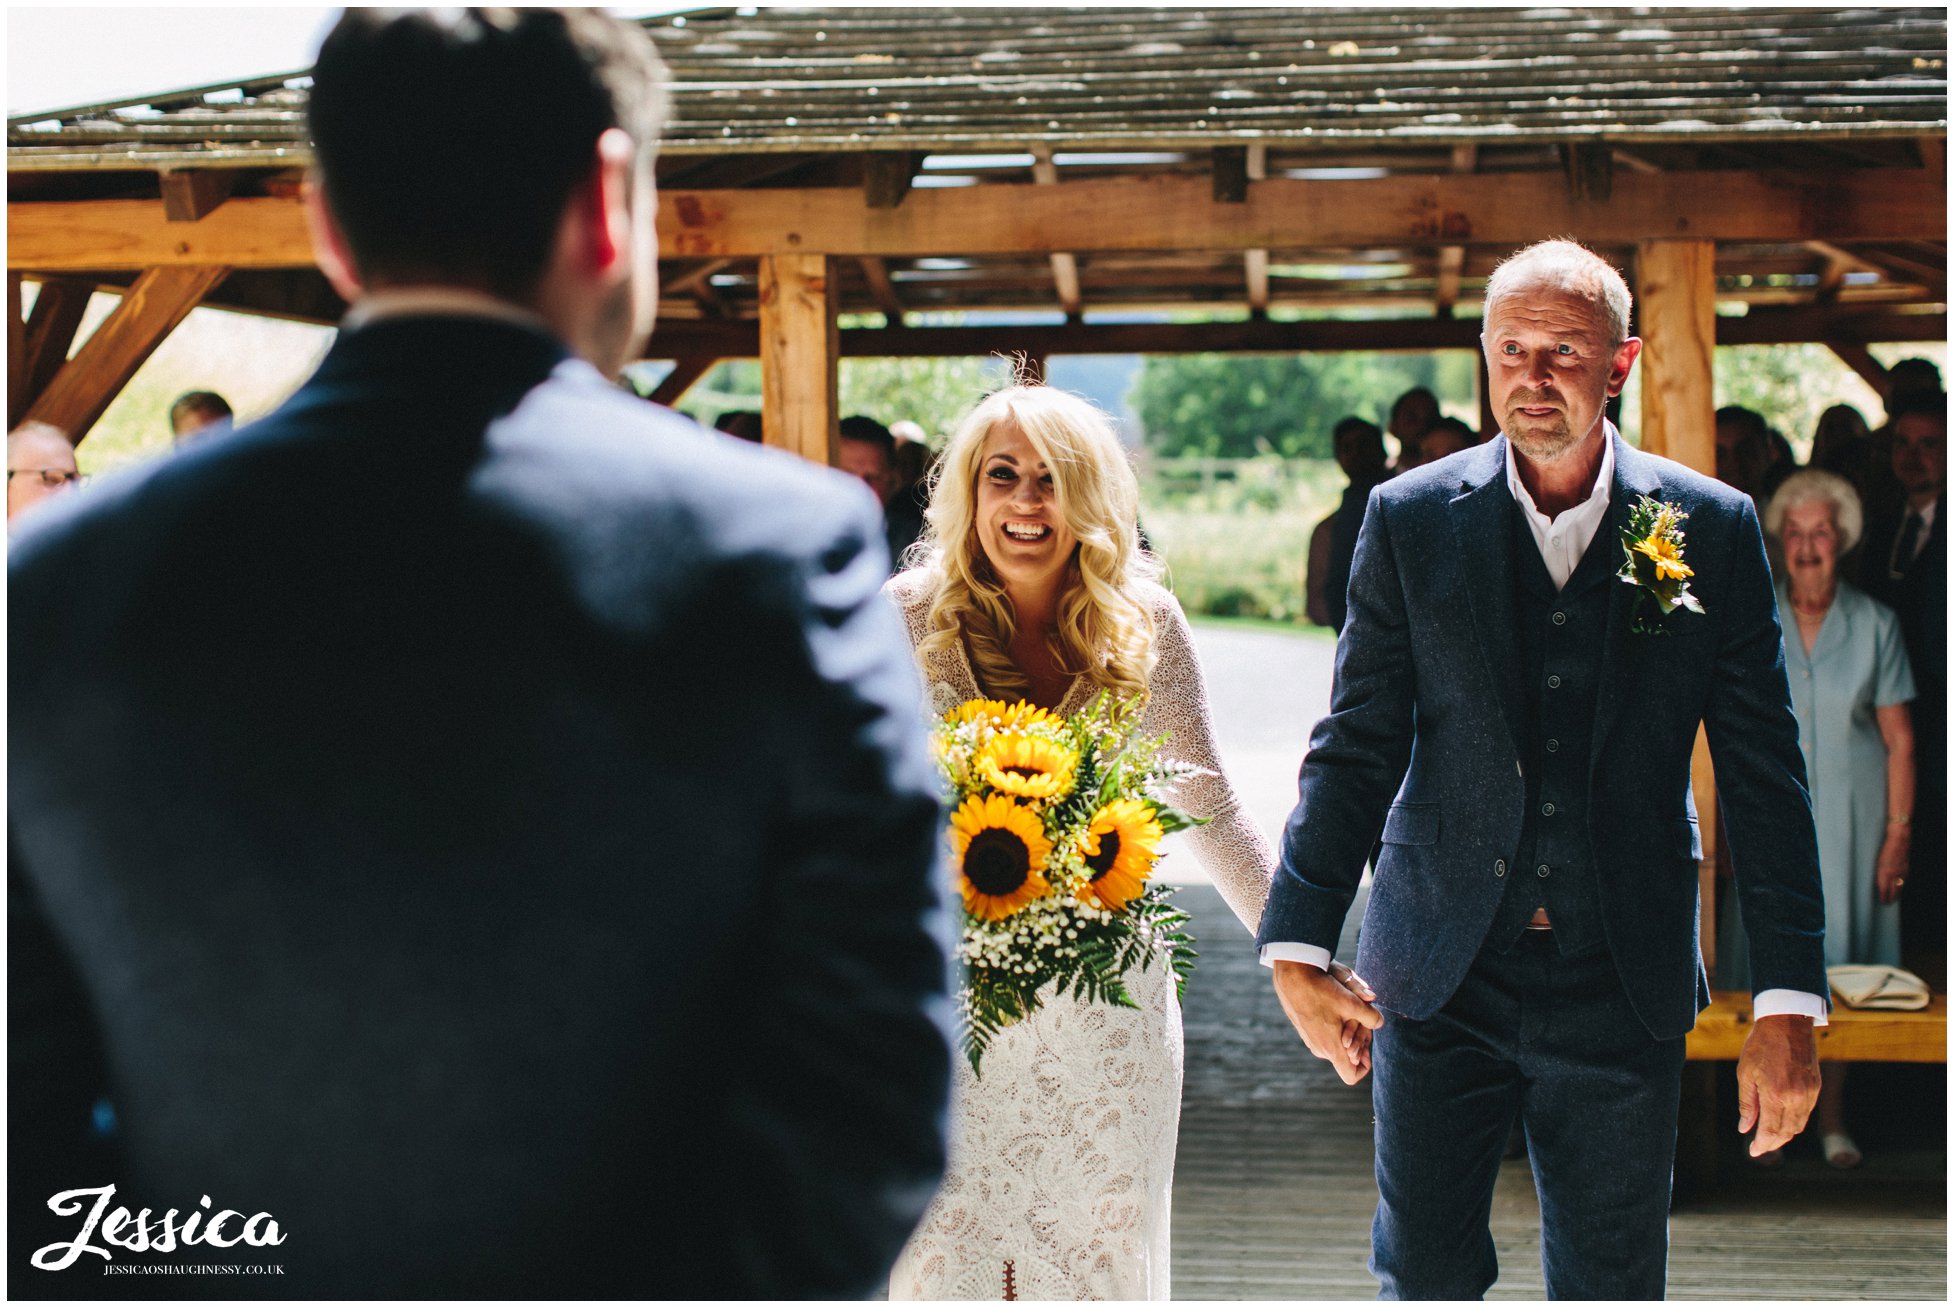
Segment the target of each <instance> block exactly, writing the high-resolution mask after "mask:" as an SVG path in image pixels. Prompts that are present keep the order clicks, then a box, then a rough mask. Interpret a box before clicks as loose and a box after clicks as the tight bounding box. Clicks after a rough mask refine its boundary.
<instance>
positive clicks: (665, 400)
mask: <svg viewBox="0 0 1954 1308" xmlns="http://www.w3.org/2000/svg"><path fill="white" fill-rule="evenodd" d="M718 362H719V360H718V359H717V358H715V357H714V356H712V355H710V354H695V355H692V356H691V357H689V358H684V359H679V360H677V361H676V362H675V363H674V364H673V365H672V370H671V371H670V372H668V373H666V374H665V376H664V377H663V378H662V379H661V380H660V381H659V383H658V385H656V386H654V387H653V388H652V391H651V394H649V395H647V396H645V398H646V399H648V400H650V401H651V402H652V403H653V404H677V403H678V402H679V401H680V400H682V399H684V398H685V393H686V392H687V391H689V390H691V389H692V387H693V386H694V384H696V383H697V382H698V380H699V378H701V377H703V376H705V375H706V374H707V373H709V372H711V371H712V368H713V365H714V364H716V363H718Z"/></svg>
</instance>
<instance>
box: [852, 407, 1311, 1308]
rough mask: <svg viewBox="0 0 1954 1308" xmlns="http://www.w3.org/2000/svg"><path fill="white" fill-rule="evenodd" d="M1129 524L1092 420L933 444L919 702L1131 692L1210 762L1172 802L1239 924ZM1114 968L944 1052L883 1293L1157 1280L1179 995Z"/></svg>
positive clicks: (1116, 446) (1242, 845)
mask: <svg viewBox="0 0 1954 1308" xmlns="http://www.w3.org/2000/svg"><path fill="white" fill-rule="evenodd" d="M1138 522H1139V484H1138V482H1137V481H1136V479H1135V478H1134V475H1133V470H1132V467H1131V465H1130V464H1129V462H1128V460H1127V457H1126V452H1125V450H1124V449H1123V448H1122V447H1121V445H1120V442H1119V438H1118V436H1117V435H1116V434H1115V433H1114V431H1113V428H1112V424H1111V423H1110V422H1109V421H1108V420H1107V418H1106V417H1105V416H1104V415H1103V414H1101V413H1100V412H1099V411H1098V410H1097V409H1095V408H1094V407H1093V406H1092V405H1090V404H1088V403H1087V402H1086V401H1084V400H1081V399H1079V398H1077V397H1075V396H1072V395H1069V394H1067V393H1065V392H1064V391H1058V390H1053V389H1051V388H1049V387H1045V386H1014V387H1011V388H1009V389H1007V390H1002V391H999V392H997V393H996V394H994V395H991V396H990V397H989V398H987V399H985V400H984V401H983V402H982V403H981V404H979V405H978V406H977V407H976V408H975V409H974V410H973V411H972V412H971V413H970V415H969V416H968V417H966V418H965V419H964V421H963V422H962V424H961V425H960V426H959V427H958V429H957V431H956V433H955V434H954V435H953V436H952V437H951V439H950V443H949V445H948V447H947V448H946V450H945V451H944V456H943V461H942V464H941V467H940V469H939V472H938V475H937V480H936V483H935V486H934V489H933V491H932V493H931V497H930V506H929V513H928V529H927V532H926V535H925V537H924V539H923V542H922V543H921V544H920V545H918V546H917V547H915V549H914V551H913V552H912V556H911V557H912V558H914V557H919V556H920V562H919V563H918V564H917V566H915V567H912V568H911V569H910V570H909V571H907V572H904V573H901V574H900V575H898V576H897V577H895V578H894V579H892V580H891V581H890V582H889V583H888V587H887V589H888V593H889V594H890V596H891V597H892V598H893V599H894V600H895V602H896V604H897V605H898V606H899V608H900V609H901V611H902V615H903V618H904V620H905V622H906V624H907V626H908V629H909V638H910V641H911V643H912V644H914V645H915V647H916V657H917V661H918V662H919V663H920V664H921V666H922V671H923V676H924V679H925V681H926V682H927V684H928V691H929V698H930V701H931V707H932V708H933V709H934V710H935V711H936V712H937V713H939V714H941V713H947V712H949V711H950V710H952V709H954V708H956V707H957V705H959V704H961V703H963V702H964V701H966V700H970V699H976V698H979V697H989V698H993V699H1003V700H1006V701H1012V700H1017V699H1027V700H1030V701H1031V702H1032V703H1034V704H1037V705H1039V706H1041V707H1044V708H1049V709H1053V710H1056V711H1057V712H1060V713H1074V712H1078V711H1080V710H1082V709H1084V708H1086V707H1087V706H1088V705H1089V704H1090V703H1091V702H1092V700H1093V699H1094V698H1095V697H1096V696H1097V695H1098V694H1099V693H1100V691H1102V690H1110V691H1112V692H1113V693H1114V694H1115V695H1116V696H1122V697H1132V696H1136V695H1141V696H1146V704H1147V706H1146V710H1145V714H1144V719H1143V721H1142V724H1141V731H1142V732H1143V734H1145V735H1147V736H1158V735H1160V734H1162V733H1169V732H1170V733H1172V735H1171V738H1170V740H1169V741H1168V744H1167V747H1166V749H1165V750H1164V753H1166V754H1167V755H1168V756H1170V757H1173V758H1177V759H1181V760H1183V761H1186V762H1189V763H1194V764H1197V765H1199V766H1200V767H1203V768H1206V769H1208V770H1209V772H1210V773H1211V775H1208V776H1205V777H1198V778H1195V779H1192V780H1188V781H1184V782H1182V783H1181V785H1180V788H1179V790H1178V793H1177V796H1176V798H1177V801H1178V803H1179V804H1180V806H1181V807H1182V808H1184V809H1186V810H1187V811H1189V812H1191V813H1193V814H1195V815H1196V816H1199V817H1208V818H1211V819H1213V820H1212V821H1211V822H1209V823H1208V824H1207V825H1206V826H1202V827H1197V828H1195V829H1194V830H1193V831H1192V832H1191V837H1190V838H1191V839H1192V840H1193V842H1194V845H1195V847H1196V848H1197V849H1198V850H1199V852H1200V855H1201V860H1202V863H1203V864H1204V865H1205V866H1206V868H1207V870H1208V873H1209V875H1210V876H1211V877H1212V878H1213V880H1214V883H1215V886H1216V888H1217V889H1219V890H1220V892H1221V895H1222V898H1223V899H1225V900H1226V901H1227V903H1228V906H1229V908H1231V909H1233V910H1234V913H1235V916H1236V917H1238V918H1240V919H1241V921H1242V925H1243V926H1245V927H1246V928H1247V929H1248V930H1249V932H1250V933H1251V934H1253V932H1254V930H1255V926H1256V922H1257V920H1258V919H1259V918H1260V916H1261V913H1262V904H1263V901H1264V899H1265V898H1266V896H1267V894H1268V885H1269V878H1270V873H1271V870H1272V868H1273V866H1274V862H1273V859H1272V857H1271V854H1270V851H1269V847H1268V845H1267V843H1266V842H1265V841H1264V840H1263V838H1262V835H1261V833H1260V832H1259V831H1257V830H1256V828H1255V826H1254V825H1253V824H1252V823H1251V822H1250V820H1249V818H1248V815H1247V814H1246V813H1245V812H1244V811H1243V809H1242V806H1241V803H1240V801H1239V800H1237V798H1236V797H1235V792H1234V790H1233V789H1232V788H1231V787H1230V786H1229V784H1228V782H1227V780H1226V778H1224V777H1223V776H1222V775H1221V764H1220V760H1219V757H1218V754H1217V751H1216V749H1215V742H1214V732H1213V729H1212V727H1211V724H1210V722H1209V717H1208V705H1207V691H1206V688H1205V686H1204V684H1203V682H1202V679H1201V668H1200V664H1199V663H1198V661H1197V660H1196V658H1195V654H1194V644H1193V641H1192V638H1191V636H1190V633H1189V631H1188V626H1187V619H1186V617H1185V616H1184V615H1183V614H1182V613H1181V609H1180V605H1179V604H1178V603H1177V602H1176V601H1175V599H1174V597H1173V596H1172V595H1171V594H1169V593H1168V592H1167V590H1165V589H1164V588H1163V587H1161V586H1160V585H1159V584H1158V582H1157V581H1156V580H1155V578H1156V576H1157V575H1158V567H1157V565H1156V564H1155V563H1154V561H1153V560H1152V559H1151V558H1150V557H1149V556H1148V555H1146V554H1145V553H1143V552H1142V551H1141V549H1140V541H1139V528H1138ZM1338 975H1339V976H1340V977H1342V976H1345V975H1347V970H1345V969H1343V968H1341V967H1339V968H1338ZM1128 984H1129V990H1130V992H1131V993H1132V995H1133V998H1134V999H1135V1000H1136V1002H1137V1003H1138V1004H1139V1007H1138V1008H1137V1009H1135V1008H1121V1007H1114V1006H1111V1005H1107V1004H1082V1003H1080V1002H1078V1001H1076V1000H1073V999H1071V998H1069V997H1067V996H1063V995H1052V994H1050V993H1049V992H1048V993H1047V995H1046V996H1045V997H1044V1005H1043V1007H1041V1008H1040V1009H1038V1010H1037V1011H1036V1012H1035V1013H1034V1014H1032V1015H1031V1016H1030V1017H1029V1018H1027V1019H1026V1020H1024V1021H1021V1022H1019V1023H1016V1024H1015V1025H1013V1026H1010V1027H1007V1028H1006V1029H1005V1030H1004V1031H1002V1032H1001V1033H999V1035H997V1036H996V1037H995V1038H994V1039H993V1040H992V1041H991V1043H990V1046H989V1048H988V1050H987V1051H986V1053H985V1054H984V1067H983V1075H982V1077H981V1078H978V1077H976V1076H974V1075H973V1074H972V1073H971V1070H970V1066H969V1064H968V1063H967V1062H965V1061H964V1060H962V1059H958V1060H957V1065H956V1071H957V1089H956V1106H955V1108H954V1110H953V1117H952V1122H951V1131H950V1135H951V1145H950V1171H949V1175H948V1176H947V1177H946V1178H945V1180H944V1183H943V1188H942V1189H941V1191H940V1192H939V1193H938V1195H937V1198H936V1200H935V1202H934V1203H932V1204H931V1206H930V1209H929V1211H928V1213H927V1214H926V1215H925V1216H924V1218H923V1221H922V1225H921V1226H920V1227H918V1228H917V1231H916V1233H915V1235H913V1236H912V1237H911V1238H910V1241H909V1244H908V1246H907V1247H906V1248H904V1250H903V1252H902V1255H901V1257H900V1258H899V1259H898V1260H897V1262H896V1266H895V1270H894V1272H893V1274H892V1277H891V1283H890V1290H889V1297H890V1298H891V1299H1001V1298H1021V1299H1084V1298H1094V1299H1165V1298H1167V1297H1168V1251H1169V1240H1168V1227H1169V1223H1168V1216H1169V1198H1170V1192H1171V1189H1172V1186H1173V1178H1174V1146H1175V1143H1176V1139H1177V1136H1178V1127H1179V1120H1180V1096H1181V1067H1182V1053H1183V1049H1182V1040H1181V1015H1180V1005H1179V1003H1178V1001H1177V1000H1176V999H1175V997H1174V986H1173V981H1172V978H1171V975H1170V973H1169V971H1168V969H1167V967H1166V966H1165V965H1164V963H1160V962H1156V963H1155V964H1154V965H1152V966H1150V967H1148V968H1147V969H1146V970H1145V971H1144V972H1142V973H1140V974H1138V975H1137V976H1135V975H1129V977H1128ZM1195 984H1197V985H1198V984H1199V979H1198V973H1197V978H1196V981H1195Z"/></svg>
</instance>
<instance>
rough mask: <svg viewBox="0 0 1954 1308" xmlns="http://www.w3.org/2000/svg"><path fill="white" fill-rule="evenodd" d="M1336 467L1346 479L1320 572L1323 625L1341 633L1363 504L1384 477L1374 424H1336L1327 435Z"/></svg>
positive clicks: (1381, 443)
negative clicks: (1347, 482)
mask: <svg viewBox="0 0 1954 1308" xmlns="http://www.w3.org/2000/svg"><path fill="white" fill-rule="evenodd" d="M1330 440H1331V448H1332V449H1334V450H1335V451H1336V458H1337V467H1338V468H1340V469H1342V470H1343V475H1344V476H1345V477H1347V478H1348V479H1349V484H1348V485H1346V486H1345V487H1344V488H1343V498H1342V499H1341V500H1339V501H1338V502H1337V508H1336V512H1335V513H1334V514H1332V515H1331V519H1330V521H1331V526H1330V537H1329V542H1328V553H1327V554H1326V555H1325V559H1324V570H1323V614H1324V617H1325V619H1326V621H1325V622H1324V624H1323V625H1325V626H1327V627H1330V628H1332V629H1333V630H1336V631H1339V632H1340V631H1342V630H1343V624H1344V618H1345V615H1346V614H1347V613H1348V612H1349V599H1348V597H1347V595H1346V593H1345V592H1347V591H1348V590H1349V588H1350V564H1351V561H1352V560H1353V559H1355V558H1356V556H1357V533H1358V530H1359V528H1361V527H1362V526H1363V525H1364V505H1365V504H1366V503H1367V502H1368V501H1369V499H1370V493H1371V488H1372V487H1374V486H1376V485H1377V484H1378V483H1379V482H1381V481H1383V480H1384V479H1385V477H1386V476H1387V475H1388V474H1387V473H1386V471H1385V467H1384V433H1383V432H1381V431H1379V430H1378V429H1377V424H1376V423H1374V422H1366V421H1364V420H1363V419H1362V418H1358V417H1349V418H1345V419H1343V420H1342V421H1341V422H1339V423H1337V425H1336V427H1335V429H1334V430H1333V431H1332V432H1331V436H1330Z"/></svg>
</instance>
